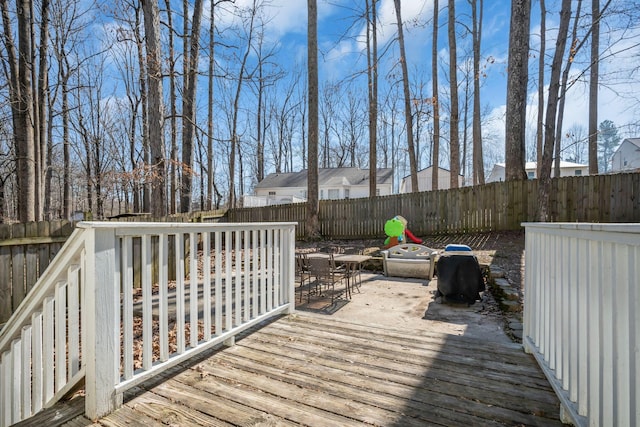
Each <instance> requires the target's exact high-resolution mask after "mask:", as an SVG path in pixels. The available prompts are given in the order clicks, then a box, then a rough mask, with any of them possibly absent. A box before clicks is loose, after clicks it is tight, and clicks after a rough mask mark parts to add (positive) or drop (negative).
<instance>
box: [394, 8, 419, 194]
mask: <svg viewBox="0 0 640 427" xmlns="http://www.w3.org/2000/svg"><path fill="white" fill-rule="evenodd" d="M393 5H394V6H395V10H396V21H397V23H398V43H399V45H400V65H401V67H402V87H403V89H404V116H405V119H406V123H407V150H408V152H409V167H410V168H411V191H412V192H414V193H415V192H418V191H419V188H418V162H417V161H416V149H415V147H414V144H413V119H412V114H411V94H410V92H409V71H408V70H407V55H406V53H405V49H404V32H403V30H402V14H401V12H400V0H393Z"/></svg>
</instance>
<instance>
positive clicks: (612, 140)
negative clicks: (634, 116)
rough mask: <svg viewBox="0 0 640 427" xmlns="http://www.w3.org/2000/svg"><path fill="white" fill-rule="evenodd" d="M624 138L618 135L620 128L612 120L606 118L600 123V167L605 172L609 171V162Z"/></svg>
mask: <svg viewBox="0 0 640 427" xmlns="http://www.w3.org/2000/svg"><path fill="white" fill-rule="evenodd" d="M621 139H622V138H621V137H620V135H618V128H617V127H616V125H615V124H614V123H613V122H612V121H611V120H604V121H602V122H601V123H600V130H599V131H598V153H599V155H598V163H599V165H598V166H599V167H598V169H599V170H601V171H603V172H605V173H606V172H608V171H609V164H610V163H611V157H613V153H614V152H615V151H616V148H618V145H620V140H621Z"/></svg>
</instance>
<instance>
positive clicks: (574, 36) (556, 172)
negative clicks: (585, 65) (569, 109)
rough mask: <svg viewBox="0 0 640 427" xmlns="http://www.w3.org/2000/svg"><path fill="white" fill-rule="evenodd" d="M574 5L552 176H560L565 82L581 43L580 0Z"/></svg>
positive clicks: (565, 93) (560, 99)
mask: <svg viewBox="0 0 640 427" xmlns="http://www.w3.org/2000/svg"><path fill="white" fill-rule="evenodd" d="M576 3H577V7H576V16H575V19H574V20H573V29H572V31H571V47H570V48H569V58H568V59H567V64H566V65H565V67H564V70H563V71H562V81H561V83H560V96H559V102H560V104H559V106H558V114H557V115H558V118H557V120H556V136H555V153H554V156H553V157H554V159H555V162H554V166H553V176H555V177H556V178H560V161H561V160H562V159H561V157H560V156H561V153H562V122H563V121H564V103H565V100H566V98H567V96H566V95H567V84H568V81H569V71H570V70H571V64H573V61H574V58H575V56H576V54H577V53H578V51H579V50H580V47H581V46H582V43H580V44H578V22H579V20H580V10H581V9H582V0H578V1H577V2H576Z"/></svg>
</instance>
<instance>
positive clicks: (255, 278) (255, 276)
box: [251, 230, 261, 318]
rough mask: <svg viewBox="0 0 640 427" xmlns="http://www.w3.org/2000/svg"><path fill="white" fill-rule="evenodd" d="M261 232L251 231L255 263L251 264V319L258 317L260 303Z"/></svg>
mask: <svg viewBox="0 0 640 427" xmlns="http://www.w3.org/2000/svg"><path fill="white" fill-rule="evenodd" d="M259 237H260V232H259V230H251V252H252V253H253V262H252V263H251V288H252V289H251V293H252V298H253V304H252V305H251V317H253V318H256V317H258V309H259V306H258V301H259V298H260V297H259V286H260V274H259V273H260V272H261V270H260V258H259V249H258V248H259V241H258V240H259Z"/></svg>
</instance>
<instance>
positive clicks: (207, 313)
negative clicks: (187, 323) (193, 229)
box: [202, 231, 211, 341]
mask: <svg viewBox="0 0 640 427" xmlns="http://www.w3.org/2000/svg"><path fill="white" fill-rule="evenodd" d="M202 273H203V274H202V276H203V277H202V307H203V308H202V314H203V318H202V321H203V323H204V340H205V341H209V340H210V339H211V233H210V232H208V231H206V232H204V233H202Z"/></svg>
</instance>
